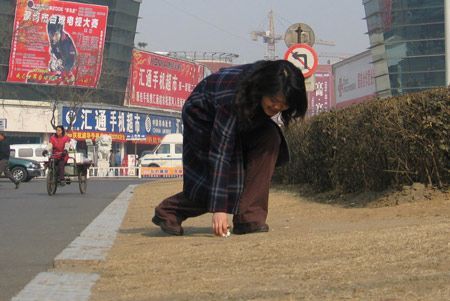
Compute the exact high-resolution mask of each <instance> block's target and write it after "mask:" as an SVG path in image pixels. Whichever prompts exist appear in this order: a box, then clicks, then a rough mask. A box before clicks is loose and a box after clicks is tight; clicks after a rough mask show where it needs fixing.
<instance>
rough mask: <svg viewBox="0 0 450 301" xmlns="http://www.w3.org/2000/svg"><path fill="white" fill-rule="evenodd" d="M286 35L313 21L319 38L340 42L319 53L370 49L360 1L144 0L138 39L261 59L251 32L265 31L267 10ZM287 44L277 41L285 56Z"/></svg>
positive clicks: (158, 47) (155, 45)
mask: <svg viewBox="0 0 450 301" xmlns="http://www.w3.org/2000/svg"><path fill="white" fill-rule="evenodd" d="M270 9H273V10H274V13H275V29H276V31H277V33H279V34H282V35H283V36H284V32H285V31H286V29H287V28H288V27H289V25H291V24H292V23H297V22H302V23H307V24H308V25H310V26H311V27H312V28H313V30H314V31H315V34H316V37H317V38H319V39H322V40H331V41H334V42H336V46H334V47H327V46H316V49H317V50H318V52H319V53H325V52H326V53H351V54H357V53H359V52H362V51H364V50H366V49H367V47H369V39H368V36H367V35H366V34H365V32H366V31H367V25H366V23H365V21H364V20H362V19H363V18H364V7H363V5H362V1H361V0H222V1H218V0H143V3H142V4H141V10H140V16H141V18H142V19H140V20H139V22H138V30H137V31H138V32H139V33H138V34H137V35H136V43H137V42H146V43H148V44H149V46H147V48H146V49H147V50H151V51H177V50H178V51H179V50H198V51H224V52H232V53H236V54H239V55H240V58H239V60H237V62H240V63H244V62H252V61H255V60H258V59H262V58H263V57H264V54H265V47H266V45H265V44H263V43H262V41H261V40H259V41H258V42H254V41H252V39H251V37H250V32H251V31H252V30H266V29H267V27H268V18H267V15H268V12H269V10H270ZM286 50H287V47H286V45H285V43H284V41H280V42H279V43H278V44H277V54H278V55H279V56H280V57H282V56H283V54H284V52H285V51H286Z"/></svg>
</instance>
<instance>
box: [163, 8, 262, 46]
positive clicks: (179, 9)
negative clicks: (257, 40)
mask: <svg viewBox="0 0 450 301" xmlns="http://www.w3.org/2000/svg"><path fill="white" fill-rule="evenodd" d="M161 1H162V2H164V3H166V4H167V5H169V6H171V7H173V8H175V9H176V10H178V11H180V12H182V13H184V14H186V15H188V16H190V17H192V18H194V19H196V20H198V21H200V22H203V23H205V24H208V25H209V26H211V27H213V28H215V29H216V30H218V31H221V32H223V33H226V34H228V35H230V36H233V37H235V38H238V39H240V40H243V41H245V42H247V43H249V44H252V45H254V44H253V43H251V42H250V41H249V39H247V38H244V37H242V36H240V35H237V34H235V33H233V32H231V31H228V30H226V29H224V28H221V27H219V26H217V25H216V24H214V23H211V22H210V21H208V20H206V19H204V18H202V17H199V16H197V15H196V14H194V13H191V12H189V11H187V10H185V9H183V8H181V7H179V6H177V5H175V4H173V3H171V2H170V1H167V0H161Z"/></svg>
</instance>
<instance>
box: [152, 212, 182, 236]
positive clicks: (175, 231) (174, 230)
mask: <svg viewBox="0 0 450 301" xmlns="http://www.w3.org/2000/svg"><path fill="white" fill-rule="evenodd" d="M152 222H153V223H154V224H155V225H157V226H159V227H160V228H161V230H162V231H164V232H166V233H167V234H170V235H176V236H181V235H183V234H184V231H183V227H181V225H178V224H172V225H170V224H169V222H167V221H166V220H164V219H162V218H160V217H159V216H157V215H155V216H154V217H153V218H152Z"/></svg>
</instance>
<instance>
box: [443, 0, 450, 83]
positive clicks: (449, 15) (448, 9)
mask: <svg viewBox="0 0 450 301" xmlns="http://www.w3.org/2000/svg"><path fill="white" fill-rule="evenodd" d="M444 12H445V85H446V86H449V85H450V0H444Z"/></svg>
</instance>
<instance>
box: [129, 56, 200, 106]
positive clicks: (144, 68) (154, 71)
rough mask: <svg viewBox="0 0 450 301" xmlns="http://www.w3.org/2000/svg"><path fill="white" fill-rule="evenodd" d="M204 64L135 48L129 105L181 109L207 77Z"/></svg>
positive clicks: (130, 79)
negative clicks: (196, 87) (205, 76)
mask: <svg viewBox="0 0 450 301" xmlns="http://www.w3.org/2000/svg"><path fill="white" fill-rule="evenodd" d="M204 72H205V70H204V66H202V65H199V64H196V63H194V62H189V61H185V60H180V59H176V58H171V57H167V56H164V55H159V54H156V53H150V52H144V51H140V50H133V58H132V62H131V71H130V73H131V74H130V78H129V82H128V93H127V100H126V102H127V104H128V105H131V106H138V107H149V108H159V109H168V110H176V111H179V110H181V108H182V107H183V104H184V102H185V101H186V99H187V98H188V97H189V95H190V94H191V92H192V90H193V89H194V88H195V86H196V85H197V84H198V83H199V82H200V81H201V80H202V79H203V77H204Z"/></svg>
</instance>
